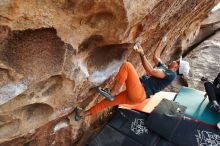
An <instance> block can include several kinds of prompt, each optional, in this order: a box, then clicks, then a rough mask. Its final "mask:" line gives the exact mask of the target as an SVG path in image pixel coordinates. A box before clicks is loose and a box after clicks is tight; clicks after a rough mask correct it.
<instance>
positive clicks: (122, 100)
mask: <svg viewBox="0 0 220 146" xmlns="http://www.w3.org/2000/svg"><path fill="white" fill-rule="evenodd" d="M115 80H116V83H115V85H114V87H113V90H112V93H113V95H114V94H115V95H116V96H115V100H114V101H108V100H107V99H104V100H102V101H101V102H100V103H98V104H96V105H95V106H93V107H92V108H91V109H90V110H88V111H86V112H83V113H81V116H87V115H95V114H96V113H98V112H100V111H102V110H103V109H105V108H107V107H110V106H115V105H119V104H136V103H139V102H142V101H143V100H144V99H145V98H146V93H145V90H144V87H143V85H142V84H141V82H140V80H139V76H138V74H137V72H136V70H135V68H134V67H133V65H132V64H131V63H129V62H126V63H124V64H122V66H121V68H120V70H119V72H118V74H117V75H116V77H115ZM124 83H125V84H126V91H123V92H121V93H120V94H118V95H117V92H118V91H119V89H120V88H121V86H122V85H123V84H124Z"/></svg>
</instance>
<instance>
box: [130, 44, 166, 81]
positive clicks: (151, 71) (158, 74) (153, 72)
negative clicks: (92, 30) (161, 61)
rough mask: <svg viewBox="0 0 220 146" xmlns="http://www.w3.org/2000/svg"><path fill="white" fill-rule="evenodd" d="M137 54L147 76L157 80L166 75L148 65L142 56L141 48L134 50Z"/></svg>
mask: <svg viewBox="0 0 220 146" xmlns="http://www.w3.org/2000/svg"><path fill="white" fill-rule="evenodd" d="M134 50H135V51H136V52H137V53H139V55H140V57H141V63H142V65H143V67H144V69H145V71H146V73H147V74H149V75H151V76H154V77H157V78H164V77H165V76H166V75H165V73H164V72H163V71H162V70H161V69H155V68H153V66H152V65H151V64H150V62H149V61H148V60H147V58H146V57H145V55H144V51H143V48H142V47H141V46H139V47H138V49H134Z"/></svg>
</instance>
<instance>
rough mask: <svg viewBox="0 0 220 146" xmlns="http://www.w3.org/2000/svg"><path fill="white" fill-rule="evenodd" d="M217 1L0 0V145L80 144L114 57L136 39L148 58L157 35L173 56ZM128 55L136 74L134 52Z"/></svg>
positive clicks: (116, 62)
mask: <svg viewBox="0 0 220 146" xmlns="http://www.w3.org/2000/svg"><path fill="white" fill-rule="evenodd" d="M216 3H217V0H166V1H164V0H152V1H147V0H138V1H134V0H118V1H115V0H102V1H100V0H57V1H54V0H32V1H28V0H16V1H15V0H1V1H0V143H1V144H0V145H2V146H3V145H4V146H5V145H7V146H10V145H17V146H19V145H25V146H34V145H41V146H44V145H45V146H46V145H57V146H60V145H63V146H65V145H77V144H78V145H84V141H85V139H86V138H88V137H89V136H88V135H91V134H93V133H92V132H91V131H93V130H94V129H95V126H94V123H96V122H97V119H98V117H99V116H95V117H88V118H86V119H85V120H84V121H83V122H78V123H77V122H75V121H74V120H73V114H71V112H72V110H73V109H74V108H75V107H76V106H77V105H79V106H81V107H83V108H87V109H88V108H89V107H91V106H92V105H94V104H95V103H97V102H99V101H100V100H101V99H102V97H99V96H98V94H97V93H96V91H95V88H94V87H95V86H97V85H100V84H102V85H103V86H111V83H112V75H114V73H115V72H117V70H118V68H119V66H120V64H121V55H122V53H123V51H124V50H125V49H127V48H128V47H131V46H132V45H133V43H134V42H135V41H141V43H142V45H143V47H144V48H145V53H146V55H147V57H148V59H149V60H151V59H152V54H153V53H154V50H155V48H156V47H157V45H158V43H159V42H160V41H161V40H164V46H163V47H164V50H163V54H162V57H163V59H164V60H165V61H169V60H170V59H171V58H173V55H175V53H176V52H177V55H178V54H179V53H180V52H181V50H183V49H184V48H186V47H187V46H188V44H190V42H191V41H192V40H193V39H194V38H195V36H196V35H197V34H198V30H199V28H200V25H201V22H202V20H203V19H204V18H206V17H207V14H208V13H209V11H210V10H211V9H212V8H213V6H214V5H215V4H216ZM129 60H130V61H131V62H132V63H133V64H134V65H135V66H136V68H137V70H138V71H139V73H140V74H141V73H143V69H142V68H141V65H140V61H139V59H138V56H137V55H135V54H131V56H130V57H129Z"/></svg>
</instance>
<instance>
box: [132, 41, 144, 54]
mask: <svg viewBox="0 0 220 146" xmlns="http://www.w3.org/2000/svg"><path fill="white" fill-rule="evenodd" d="M133 49H134V51H135V52H137V53H139V54H144V50H143V48H142V47H141V45H140V43H139V42H138V43H136V44H135V45H134V47H133Z"/></svg>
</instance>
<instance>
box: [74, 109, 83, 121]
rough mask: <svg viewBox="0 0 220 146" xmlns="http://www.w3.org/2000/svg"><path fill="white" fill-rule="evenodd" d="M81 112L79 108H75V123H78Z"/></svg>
mask: <svg viewBox="0 0 220 146" xmlns="http://www.w3.org/2000/svg"><path fill="white" fill-rule="evenodd" d="M81 112H82V109H81V108H80V107H76V108H75V121H80V120H81V119H82V117H81V116H80V113H81Z"/></svg>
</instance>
